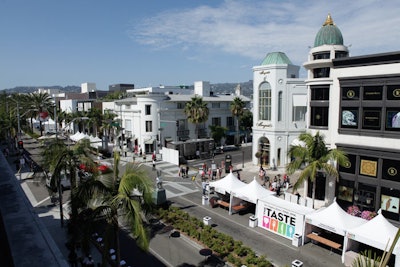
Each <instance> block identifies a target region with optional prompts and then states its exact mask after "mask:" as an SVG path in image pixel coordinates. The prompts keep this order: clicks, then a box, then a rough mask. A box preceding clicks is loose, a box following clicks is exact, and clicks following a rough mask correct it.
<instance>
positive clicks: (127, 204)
mask: <svg viewBox="0 0 400 267" xmlns="http://www.w3.org/2000/svg"><path fill="white" fill-rule="evenodd" d="M119 161H120V156H119V153H114V173H113V174H112V175H108V176H107V175H103V176H99V177H98V178H97V179H88V180H87V181H85V182H84V183H82V184H80V186H79V187H78V188H77V189H76V194H75V196H76V199H77V200H79V203H81V204H80V210H82V211H84V212H85V214H91V215H92V221H95V222H96V221H99V222H100V221H104V220H105V222H106V226H107V227H106V228H107V229H108V230H111V233H112V235H111V237H109V236H105V239H107V240H105V248H106V251H108V249H109V248H110V245H111V244H110V243H111V242H112V241H114V242H113V243H114V246H113V247H114V248H115V250H116V263H117V265H118V266H119V262H120V244H119V234H118V233H119V229H120V227H119V226H120V225H121V224H123V225H126V226H127V227H128V228H129V229H130V231H131V234H132V235H133V236H134V238H135V239H136V242H137V244H138V246H139V247H141V248H142V249H144V250H147V249H148V246H149V237H148V232H147V230H146V228H145V226H144V224H143V220H144V219H145V217H144V215H145V213H146V212H148V211H150V209H151V207H152V204H153V202H152V192H153V186H152V184H151V182H150V179H149V178H148V175H147V174H146V173H145V172H144V171H142V170H141V169H139V166H138V165H129V166H128V167H127V169H126V171H125V173H124V174H123V175H122V177H119V168H118V166H119ZM134 192H136V194H135V193H134ZM88 210H89V211H90V212H88ZM107 229H106V232H110V231H108V230H107Z"/></svg>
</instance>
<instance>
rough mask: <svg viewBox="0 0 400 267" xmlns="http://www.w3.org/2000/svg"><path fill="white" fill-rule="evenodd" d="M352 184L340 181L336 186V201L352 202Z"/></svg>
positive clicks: (351, 182)
mask: <svg viewBox="0 0 400 267" xmlns="http://www.w3.org/2000/svg"><path fill="white" fill-rule="evenodd" d="M353 188H354V182H353V181H348V180H343V179H342V180H340V181H339V184H338V195H337V198H338V200H341V201H344V202H350V203H351V202H353V193H354V190H353Z"/></svg>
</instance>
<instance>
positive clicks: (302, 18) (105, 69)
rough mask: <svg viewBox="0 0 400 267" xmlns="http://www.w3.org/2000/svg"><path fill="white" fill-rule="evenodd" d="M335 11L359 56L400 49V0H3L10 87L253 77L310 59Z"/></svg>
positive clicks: (4, 59) (0, 64)
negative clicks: (265, 63)
mask: <svg viewBox="0 0 400 267" xmlns="http://www.w3.org/2000/svg"><path fill="white" fill-rule="evenodd" d="M328 13H331V15H332V18H333V20H334V22H335V23H336V25H337V26H338V27H339V29H340V30H341V32H342V34H343V38H344V43H345V45H348V46H349V45H351V47H350V54H351V55H352V56H357V55H365V54H373V53H382V52H390V51H398V50H400V30H399V25H400V16H399V14H400V2H399V1H396V0H353V1H348V0H335V1H333V0H331V1H328V0H325V1H322V0H303V1H298V0H277V1H272V0H265V1H250V0H240V1H239V0H238V1H228V0H227V1H222V0H221V1H220V0H209V1H198V0H158V1H155V0H147V1H139V0H114V1H112V0H109V1H105V0H68V1H61V0H58V1H57V0H0V25H1V26H0V36H1V39H0V89H6V88H13V87H15V86H52V85H61V86H67V85H78V86H79V85H80V84H81V83H84V82H94V83H96V84H97V88H98V89H99V90H108V86H109V85H111V84H116V83H133V84H135V86H136V87H144V86H157V85H159V84H164V85H181V84H185V85H192V84H193V82H194V81H200V80H204V81H210V82H211V83H219V82H234V83H235V82H244V81H248V80H251V79H252V77H253V73H252V67H253V66H257V65H259V64H260V63H261V62H262V60H263V58H264V57H265V55H266V54H267V53H269V52H276V51H282V52H285V53H286V55H287V56H288V57H289V58H290V59H291V61H292V62H293V63H294V64H296V65H302V64H303V63H304V62H305V61H306V60H307V54H308V51H309V47H310V46H312V45H313V43H314V38H315V35H316V33H317V32H318V30H319V29H320V28H321V26H322V24H323V22H324V21H325V18H326V16H327V14H328ZM302 73H303V76H305V72H304V71H302Z"/></svg>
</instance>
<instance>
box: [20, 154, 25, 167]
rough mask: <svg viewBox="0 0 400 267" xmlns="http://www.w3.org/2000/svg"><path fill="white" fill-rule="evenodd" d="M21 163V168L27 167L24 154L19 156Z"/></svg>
mask: <svg viewBox="0 0 400 267" xmlns="http://www.w3.org/2000/svg"><path fill="white" fill-rule="evenodd" d="M19 164H20V165H21V168H23V167H25V158H24V157H23V156H21V157H20V158H19Z"/></svg>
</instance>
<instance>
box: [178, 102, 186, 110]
mask: <svg viewBox="0 0 400 267" xmlns="http://www.w3.org/2000/svg"><path fill="white" fill-rule="evenodd" d="M176 108H177V109H184V108H185V103H182V102H178V103H176Z"/></svg>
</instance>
